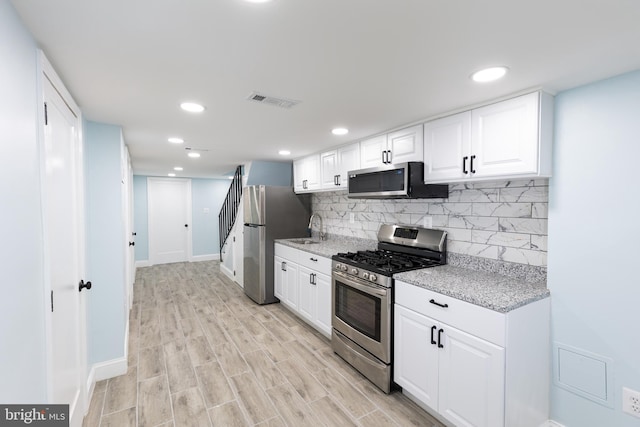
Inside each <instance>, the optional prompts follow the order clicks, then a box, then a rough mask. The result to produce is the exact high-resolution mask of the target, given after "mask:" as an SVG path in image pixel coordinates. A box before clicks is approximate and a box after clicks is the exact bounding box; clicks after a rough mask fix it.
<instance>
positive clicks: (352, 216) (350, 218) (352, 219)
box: [349, 212, 356, 224]
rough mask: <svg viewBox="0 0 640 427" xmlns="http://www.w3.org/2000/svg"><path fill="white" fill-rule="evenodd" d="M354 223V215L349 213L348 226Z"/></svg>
mask: <svg viewBox="0 0 640 427" xmlns="http://www.w3.org/2000/svg"><path fill="white" fill-rule="evenodd" d="M355 222H356V214H354V213H353V212H351V213H350V214H349V224H354V223H355Z"/></svg>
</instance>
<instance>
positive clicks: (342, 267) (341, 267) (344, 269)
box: [340, 264, 348, 271]
mask: <svg viewBox="0 0 640 427" xmlns="http://www.w3.org/2000/svg"><path fill="white" fill-rule="evenodd" d="M347 269H348V267H347V266H346V265H344V264H342V265H341V266H340V270H342V271H347Z"/></svg>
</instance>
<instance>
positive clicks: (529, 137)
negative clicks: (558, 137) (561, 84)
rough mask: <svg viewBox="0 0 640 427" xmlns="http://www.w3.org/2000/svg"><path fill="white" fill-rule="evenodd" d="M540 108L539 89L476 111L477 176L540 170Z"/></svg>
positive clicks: (473, 127) (474, 150)
mask: <svg viewBox="0 0 640 427" xmlns="http://www.w3.org/2000/svg"><path fill="white" fill-rule="evenodd" d="M538 107H539V93H538V92H535V93H531V94H529V95H523V96H519V97H517V98H513V99H509V100H507V101H503V102H498V103H496V104H491V105H487V106H486V107H482V108H478V109H475V110H473V111H472V113H471V134H472V141H473V142H472V148H471V156H472V159H473V167H472V168H471V167H470V169H471V172H472V173H473V176H475V177H485V176H500V175H513V174H526V173H536V172H537V171H538V140H539V139H538ZM473 156H475V157H473ZM474 170H475V172H473V171H474Z"/></svg>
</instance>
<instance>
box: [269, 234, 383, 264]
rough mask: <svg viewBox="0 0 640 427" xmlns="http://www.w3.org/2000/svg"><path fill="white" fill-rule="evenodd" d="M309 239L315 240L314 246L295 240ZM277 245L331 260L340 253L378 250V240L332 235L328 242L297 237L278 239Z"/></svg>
mask: <svg viewBox="0 0 640 427" xmlns="http://www.w3.org/2000/svg"><path fill="white" fill-rule="evenodd" d="M300 239H309V240H313V241H314V242H317V243H313V244H302V243H295V242H294V240H300ZM275 243H280V244H282V245H285V246H289V247H292V248H295V249H300V250H303V251H307V252H309V253H312V254H314V255H319V256H323V257H326V258H331V257H332V256H333V255H335V254H337V253H338V252H356V251H362V250H372V249H376V248H377V246H378V241H377V240H369V239H362V238H359V237H348V236H334V235H330V236H329V237H328V238H327V240H319V239H317V238H305V237H297V238H292V239H276V240H275Z"/></svg>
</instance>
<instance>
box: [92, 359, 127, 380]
mask: <svg viewBox="0 0 640 427" xmlns="http://www.w3.org/2000/svg"><path fill="white" fill-rule="evenodd" d="M91 370H92V371H93V372H92V373H91V374H89V376H91V375H93V379H94V381H95V382H98V381H102V380H108V379H109V378H114V377H118V376H120V375H124V374H126V373H127V358H126V357H119V358H117V359H111V360H107V361H106V362H100V363H96V364H95V365H93V366H92V367H91Z"/></svg>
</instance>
